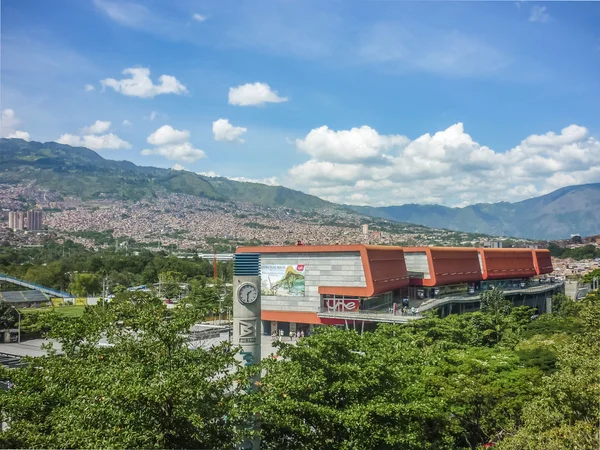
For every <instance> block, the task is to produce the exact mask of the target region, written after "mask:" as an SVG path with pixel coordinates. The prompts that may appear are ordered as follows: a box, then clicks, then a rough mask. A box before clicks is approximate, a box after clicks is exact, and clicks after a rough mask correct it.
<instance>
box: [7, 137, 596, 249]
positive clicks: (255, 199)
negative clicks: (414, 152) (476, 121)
mask: <svg viewBox="0 0 600 450" xmlns="http://www.w3.org/2000/svg"><path fill="white" fill-rule="evenodd" d="M30 182H34V183H35V184H36V185H37V186H38V187H40V188H44V189H50V190H55V191H58V192H60V193H62V194H63V195H69V196H74V197H78V198H81V199H84V200H89V199H96V198H102V197H110V198H116V199H122V200H139V199H141V198H145V197H152V196H155V195H156V194H158V193H160V192H172V193H183V194H189V195H195V196H199V197H204V198H208V199H212V200H218V201H223V202H227V201H241V202H247V203H252V204H255V205H259V206H266V207H277V206H285V207H289V208H295V209H300V210H310V209H327V208H336V209H337V208H342V206H340V205H336V204H333V203H329V202H327V201H325V200H322V199H320V198H318V197H315V196H313V195H308V194H305V193H303V192H300V191H295V190H292V189H288V188H285V187H282V186H267V185H264V184H259V183H246V182H239V181H233V180H229V179H227V178H221V177H218V178H212V177H205V176H201V175H198V174H196V173H193V172H188V171H176V170H171V169H159V168H156V167H143V166H137V165H135V164H133V163H132V162H129V161H112V160H107V159H104V158H103V157H102V156H100V155H99V154H98V153H96V152H94V151H92V150H90V149H87V148H78V147H71V146H69V145H63V144H57V143H56V142H45V143H41V142H26V141H24V140H22V139H1V140H0V183H5V184H17V183H30ZM346 208H347V209H351V210H353V211H355V212H358V213H361V214H365V215H368V216H371V217H378V218H384V219H388V220H393V221H396V222H406V223H413V224H417V225H424V226H427V227H433V228H445V229H451V230H457V231H467V232H475V233H481V234H489V235H494V236H501V235H504V236H514V237H523V238H531V239H564V238H568V237H570V235H571V234H575V233H577V234H580V235H582V236H585V235H593V234H599V233H600V183H596V184H586V185H580V186H570V187H566V188H562V189H559V190H557V191H555V192H552V193H550V194H547V195H544V196H541V197H535V198H530V199H528V200H524V201H521V202H517V203H507V202H501V203H493V204H487V203H480V204H476V205H471V206H466V207H464V208H448V207H446V206H440V205H415V204H411V205H402V206H387V207H379V208H375V207H360V206H346Z"/></svg>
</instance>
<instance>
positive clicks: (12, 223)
mask: <svg viewBox="0 0 600 450" xmlns="http://www.w3.org/2000/svg"><path fill="white" fill-rule="evenodd" d="M24 227H25V214H23V213H22V212H21V211H10V212H9V213H8V228H10V229H11V230H14V231H16V230H22V229H23V228H24Z"/></svg>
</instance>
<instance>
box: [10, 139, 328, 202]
mask: <svg viewBox="0 0 600 450" xmlns="http://www.w3.org/2000/svg"><path fill="white" fill-rule="evenodd" d="M0 145H1V146H2V155H1V158H2V167H1V169H0V183H8V184H16V183H28V182H34V183H36V185H37V186H39V187H41V188H44V189H50V190H55V191H58V192H60V193H62V194H63V195H69V196H75V197H78V198H81V199H84V200H87V199H97V198H103V197H107V198H115V199H120V200H140V199H142V198H145V197H152V196H154V195H156V193H158V192H160V191H166V192H174V193H180V194H188V195H194V196H198V197H205V198H209V199H212V200H222V201H227V200H229V201H244V202H249V203H254V204H256V205H261V206H270V207H277V206H290V207H295V208H299V209H305V208H325V207H331V206H334V205H332V204H330V203H328V202H326V201H324V200H321V199H320V198H318V197H315V196H312V195H307V194H304V193H302V192H299V191H294V190H292V189H288V188H284V187H281V186H267V185H264V184H258V183H242V182H238V181H233V180H228V179H226V178H208V177H204V176H201V175H198V174H196V173H193V172H188V171H183V170H178V171H175V170H170V169H159V168H155V167H140V166H136V165H135V164H133V163H131V162H129V161H112V160H107V159H104V158H102V157H101V156H100V155H98V154H97V153H96V152H94V151H92V150H90V149H87V148H77V147H71V146H69V145H63V144H57V143H56V142H46V143H40V142H26V141H23V140H21V139H2V140H1V141H0Z"/></svg>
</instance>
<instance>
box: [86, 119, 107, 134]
mask: <svg viewBox="0 0 600 450" xmlns="http://www.w3.org/2000/svg"><path fill="white" fill-rule="evenodd" d="M109 128H110V122H108V121H104V120H96V121H95V122H94V123H93V124H92V125H90V126H88V127H83V128H82V130H81V133H82V134H102V133H104V132H105V131H108V129H109Z"/></svg>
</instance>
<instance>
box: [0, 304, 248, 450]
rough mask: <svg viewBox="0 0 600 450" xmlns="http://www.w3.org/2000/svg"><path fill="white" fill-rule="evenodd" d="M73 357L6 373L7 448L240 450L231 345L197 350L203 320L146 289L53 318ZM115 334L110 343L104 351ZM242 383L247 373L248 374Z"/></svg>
mask: <svg viewBox="0 0 600 450" xmlns="http://www.w3.org/2000/svg"><path fill="white" fill-rule="evenodd" d="M49 316H50V318H49V320H50V321H51V331H50V332H49V337H52V338H54V339H56V340H57V341H58V342H60V344H61V345H62V349H63V351H64V355H63V356H59V355H57V354H56V353H51V354H50V356H48V357H38V358H31V359H28V363H29V364H28V366H27V367H26V368H19V369H10V370H8V369H2V368H0V379H11V381H13V383H14V385H15V388H14V389H11V390H9V391H0V403H1V404H2V415H3V417H2V420H4V421H8V422H9V423H10V428H9V429H8V430H7V431H5V432H4V433H0V447H2V448H211V449H213V448H214V449H219V448H232V447H233V446H234V445H235V443H236V442H238V440H239V437H238V434H239V433H241V431H240V430H241V428H240V427H239V425H240V423H241V421H240V420H239V417H238V415H237V410H236V408H235V405H236V403H237V402H239V396H240V393H241V392H242V391H243V390H244V389H246V388H247V387H248V383H246V382H244V381H243V380H244V378H242V379H240V383H235V382H234V380H235V375H234V374H233V373H232V371H231V368H232V367H235V365H234V359H233V354H234V352H233V351H232V350H231V348H230V347H229V344H227V343H224V344H223V345H220V346H217V347H215V348H212V349H210V350H203V349H190V348H188V343H187V339H186V337H185V335H184V334H183V333H184V332H185V331H186V330H187V329H189V327H190V325H191V324H193V323H195V321H196V319H197V316H196V314H195V312H194V311H193V310H191V309H188V308H179V309H177V310H168V309H167V308H166V306H165V305H164V304H163V303H162V302H161V301H160V300H159V299H157V298H155V297H152V296H150V295H148V294H146V293H141V292H136V293H120V294H118V295H117V296H115V298H114V299H113V301H111V302H110V303H108V304H107V305H106V306H105V307H87V308H86V310H85V312H84V314H83V316H82V317H81V318H79V319H72V318H69V319H66V318H60V317H59V316H58V315H57V314H49ZM103 336H105V337H106V340H107V341H108V343H109V345H110V346H109V347H106V346H102V347H101V346H99V345H98V343H99V341H100V339H101V338H102V337H103ZM238 377H239V375H238Z"/></svg>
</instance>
